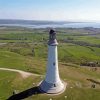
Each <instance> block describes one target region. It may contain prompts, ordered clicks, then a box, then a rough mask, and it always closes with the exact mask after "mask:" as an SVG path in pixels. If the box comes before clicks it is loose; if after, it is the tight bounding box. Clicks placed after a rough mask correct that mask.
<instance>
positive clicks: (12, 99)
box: [7, 86, 43, 100]
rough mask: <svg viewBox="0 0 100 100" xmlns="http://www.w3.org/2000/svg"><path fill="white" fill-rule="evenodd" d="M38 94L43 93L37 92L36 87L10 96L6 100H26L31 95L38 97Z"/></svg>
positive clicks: (37, 88)
mask: <svg viewBox="0 0 100 100" xmlns="http://www.w3.org/2000/svg"><path fill="white" fill-rule="evenodd" d="M38 94H43V92H41V91H40V90H39V87H38V86H37V87H33V88H30V89H27V90H25V91H23V92H20V93H18V94H15V95H12V96H10V97H9V98H8V99H7V100H22V99H25V98H28V97H30V96H32V95H38Z"/></svg>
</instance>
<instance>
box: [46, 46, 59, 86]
mask: <svg viewBox="0 0 100 100" xmlns="http://www.w3.org/2000/svg"><path fill="white" fill-rule="evenodd" d="M54 63H55V65H54ZM45 81H46V82H48V83H53V84H54V83H59V82H60V83H61V80H60V78H59V70H58V52H57V46H56V45H55V46H50V45H49V46H48V63H47V73H46V78H45Z"/></svg>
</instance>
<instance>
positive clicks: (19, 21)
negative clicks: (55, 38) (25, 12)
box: [0, 19, 71, 25]
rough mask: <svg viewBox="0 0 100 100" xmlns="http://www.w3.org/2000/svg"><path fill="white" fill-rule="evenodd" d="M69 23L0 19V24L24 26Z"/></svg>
mask: <svg viewBox="0 0 100 100" xmlns="http://www.w3.org/2000/svg"><path fill="white" fill-rule="evenodd" d="M65 23H71V22H64V21H59V22H56V21H39V20H12V19H0V24H25V25H47V24H60V25H61V24H65Z"/></svg>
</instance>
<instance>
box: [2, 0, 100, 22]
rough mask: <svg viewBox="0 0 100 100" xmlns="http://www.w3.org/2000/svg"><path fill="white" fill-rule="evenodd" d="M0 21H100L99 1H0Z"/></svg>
mask: <svg viewBox="0 0 100 100" xmlns="http://www.w3.org/2000/svg"><path fill="white" fill-rule="evenodd" d="M0 19H29V20H56V21H64V20H65V21H100V0H0Z"/></svg>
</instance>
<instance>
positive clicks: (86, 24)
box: [0, 22, 100, 28]
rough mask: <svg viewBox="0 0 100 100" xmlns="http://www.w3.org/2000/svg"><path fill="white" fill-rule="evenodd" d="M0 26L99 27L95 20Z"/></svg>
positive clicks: (99, 24)
mask: <svg viewBox="0 0 100 100" xmlns="http://www.w3.org/2000/svg"><path fill="white" fill-rule="evenodd" d="M0 26H17V27H26V28H50V27H52V28H84V27H93V28H100V23H96V22H83V23H82V22H81V23H80V22H79V23H78V22H73V23H61V24H60V23H59V24H54V23H53V24H49V23H48V24H38V25H37V24H10V23H8V24H0Z"/></svg>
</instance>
